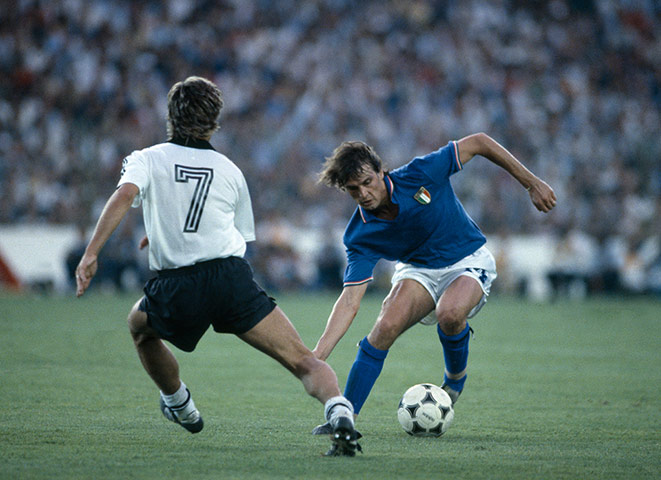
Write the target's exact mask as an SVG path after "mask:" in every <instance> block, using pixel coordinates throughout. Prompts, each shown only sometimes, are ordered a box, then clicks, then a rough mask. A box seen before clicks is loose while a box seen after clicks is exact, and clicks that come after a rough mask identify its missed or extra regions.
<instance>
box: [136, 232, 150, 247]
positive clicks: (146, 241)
mask: <svg viewBox="0 0 661 480" xmlns="http://www.w3.org/2000/svg"><path fill="white" fill-rule="evenodd" d="M147 245H149V238H147V235H145V236H144V237H142V239H141V240H140V243H139V244H138V248H139V249H140V250H142V249H143V248H145V247H146V246H147Z"/></svg>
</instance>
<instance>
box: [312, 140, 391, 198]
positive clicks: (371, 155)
mask: <svg viewBox="0 0 661 480" xmlns="http://www.w3.org/2000/svg"><path fill="white" fill-rule="evenodd" d="M382 165H383V162H382V161H381V158H380V157H379V156H378V155H377V153H376V152H375V151H374V149H373V148H372V147H370V146H369V145H367V144H366V143H364V142H358V141H352V142H342V143H341V144H340V146H338V147H337V148H336V149H335V150H333V154H332V155H331V156H330V157H326V161H325V162H324V166H323V170H322V171H321V173H320V174H319V183H323V184H324V185H327V186H329V187H336V188H339V189H342V188H344V186H345V185H346V183H347V182H348V181H350V180H351V179H352V178H355V177H356V176H358V175H360V174H361V173H362V172H363V171H364V170H365V167H367V166H371V167H372V168H373V169H374V171H375V172H380V171H381V169H382V168H383V166H382Z"/></svg>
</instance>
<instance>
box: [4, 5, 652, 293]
mask: <svg viewBox="0 0 661 480" xmlns="http://www.w3.org/2000/svg"><path fill="white" fill-rule="evenodd" d="M189 75H201V76H206V77H208V78H211V79H213V80H214V81H215V82H217V84H218V85H219V86H220V87H221V90H222V91H223V93H224V97H225V108H224V110H223V113H222V116H221V123H222V128H221V130H220V131H219V132H218V133H217V134H216V135H215V136H214V138H213V139H212V143H213V144H214V146H215V147H216V148H217V149H218V150H220V151H222V152H223V153H225V154H227V155H228V157H229V158H230V159H232V160H233V161H234V162H235V163H236V164H237V165H238V166H239V167H240V168H241V169H242V170H243V172H244V173H245V176H246V178H247V180H248V184H249V186H250V189H251V193H252V197H253V207H254V211H255V217H256V221H257V225H258V232H257V234H258V242H256V244H255V245H254V246H252V247H251V249H250V254H251V256H252V258H253V262H255V270H256V271H257V272H258V274H260V275H261V277H262V281H263V282H264V283H265V284H266V286H267V287H269V288H275V289H283V288H300V287H307V288H311V287H314V286H317V287H325V286H330V287H335V288H337V287H338V286H339V284H340V281H341V271H342V264H343V258H342V257H343V251H342V247H341V244H340V236H341V232H342V230H343V227H344V225H345V224H346V222H347V220H348V218H349V215H350V214H351V212H352V211H353V208H354V205H353V204H352V203H351V200H350V199H349V198H348V196H345V195H342V194H341V193H339V192H335V191H332V190H331V189H328V188H324V187H322V186H319V185H317V184H316V174H317V172H318V171H319V170H320V167H321V164H322V162H323V160H324V157H325V156H327V155H329V154H330V153H331V152H332V150H333V148H334V147H335V146H337V145H338V144H339V143H340V142H342V141H344V140H351V139H353V140H364V141H366V142H368V143H370V144H371V145H373V146H374V147H375V149H376V150H377V152H379V154H380V155H381V157H382V158H383V160H384V161H385V163H386V164H387V165H388V166H389V167H390V168H395V167H397V166H400V165H402V164H404V163H406V162H408V161H409V160H410V159H411V158H412V157H414V156H416V155H420V154H425V153H428V152H430V151H432V150H435V149H437V148H439V147H441V146H443V145H445V144H446V143H447V142H448V141H450V140H453V139H458V138H461V137H462V136H465V135H467V134H470V133H475V132H478V131H484V132H486V133H488V134H489V135H491V136H492V137H493V138H495V139H496V140H498V141H499V142H501V143H502V144H503V145H505V146H506V147H507V148H509V149H510V151H512V153H514V154H515V155H516V156H517V157H518V158H519V159H520V160H521V161H523V162H524V163H525V164H526V165H527V166H528V167H529V168H531V169H532V170H533V171H534V172H535V173H537V174H538V175H539V176H540V177H542V178H543V179H545V180H546V181H547V182H548V183H549V184H550V185H552V187H553V188H554V189H555V191H556V194H557V196H558V199H559V201H558V207H557V208H556V209H555V210H554V211H553V212H552V213H551V214H549V215H543V214H540V213H539V212H537V211H536V210H535V209H534V208H533V207H532V205H531V204H530V202H529V199H528V196H527V195H526V192H525V190H524V189H522V188H521V187H520V186H519V185H518V184H517V183H516V182H515V181H514V180H513V179H511V177H509V176H508V175H507V174H506V173H505V172H503V171H500V170H499V169H498V168H497V167H495V166H492V165H490V164H489V162H487V161H484V160H483V161H480V160H474V161H473V162H471V164H470V165H468V166H467V168H466V169H465V170H464V171H462V172H461V173H460V174H458V175H455V177H454V179H453V183H454V185H455V189H456V191H457V193H458V195H459V197H460V199H461V200H462V202H463V203H464V205H465V206H466V208H467V210H468V211H469V213H470V215H471V216H472V217H473V218H474V220H475V221H476V222H477V224H478V225H480V226H481V228H482V229H483V230H484V232H485V233H486V234H487V236H489V235H498V236H500V237H504V236H510V235H522V234H531V235H532V234H548V235H552V236H554V237H556V238H557V240H558V241H557V244H558V246H559V248H558V252H557V261H556V262H554V268H553V271H552V272H550V275H551V276H550V277H549V278H550V280H551V283H552V285H553V286H554V291H556V292H557V293H558V294H562V292H564V291H568V290H567V288H569V289H570V290H571V288H573V287H571V286H572V285H574V284H575V282H577V281H578V282H581V283H583V284H584V288H585V289H587V291H595V292H600V291H618V292H619V291H621V290H622V289H625V290H626V291H631V292H647V291H657V292H659V291H661V255H660V246H659V242H660V238H659V237H660V235H661V220H660V217H661V4H659V2H657V1H655V0H626V1H625V0H598V1H597V0H592V1H591V0H573V1H572V0H551V1H548V2H546V1H545V2H540V1H534V2H526V1H521V0H495V1H489V2H483V1H478V0H461V1H460V0H455V1H450V0H445V1H443V0H441V1H423V0H390V1H381V0H374V1H371V0H370V1H367V0H366V1H359V2H355V1H351V0H309V1H304V0H301V1H294V0H278V1H277V2H272V1H268V0H225V1H209V0H207V1H194V0H166V1H160V0H159V1H150V0H145V1H141V2H134V1H129V0H40V1H38V0H16V1H15V2H13V4H12V7H11V8H9V7H7V6H5V7H4V8H2V9H0V91H1V95H0V223H5V224H7V223H8V224H14V223H19V222H33V223H34V222H40V223H75V224H77V225H78V226H79V227H80V228H81V240H84V239H85V236H86V235H89V233H90V232H89V229H90V228H91V227H92V226H93V222H94V220H95V219H96V218H97V216H98V214H99V213H100V210H101V208H102V207H103V204H104V202H105V200H106V199H107V197H108V196H109V194H110V193H111V192H112V191H113V189H114V187H115V185H116V182H117V180H118V176H119V171H120V166H121V161H122V159H123V158H124V156H126V155H127V154H128V153H130V152H131V151H133V150H135V149H140V148H144V147H146V146H149V145H151V144H153V143H158V142H161V141H164V140H165V117H166V94H167V92H168V90H169V88H170V86H171V85H172V84H173V83H174V82H176V81H179V80H182V79H184V78H185V77H187V76H189ZM345 197H346V198H345ZM142 228H143V227H142V221H141V217H140V214H139V212H138V211H136V212H135V213H134V214H133V215H132V216H130V217H129V218H128V220H127V221H126V225H125V226H124V227H123V228H122V230H121V231H120V232H118V234H117V237H118V238H116V239H115V240H113V244H112V245H109V248H108V252H106V254H112V255H114V256H115V257H116V258H118V259H119V261H120V262H128V263H131V264H135V263H136V258H138V260H137V263H138V264H143V265H144V255H143V252H138V250H137V248H136V245H137V242H138V240H139V238H140V237H141V235H143V233H144V232H143V230H142ZM127 239H128V241H127ZM311 239H312V240H314V242H313V241H311ZM330 240H332V241H330ZM301 245H302V246H301ZM510 254H516V252H512V253H510Z"/></svg>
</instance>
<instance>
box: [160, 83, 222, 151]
mask: <svg viewBox="0 0 661 480" xmlns="http://www.w3.org/2000/svg"><path fill="white" fill-rule="evenodd" d="M222 108H223V96H222V94H221V93H220V89H219V88H218V87H217V86H216V84H214V83H213V82H211V81H209V80H207V79H206V78H202V77H188V78H187V79H186V80H184V81H183V82H177V83H175V84H174V85H173V86H172V88H171V89H170V92H169V93H168V117H167V131H168V138H173V137H179V138H197V139H206V138H208V137H210V136H211V135H212V134H213V132H215V131H216V130H218V129H219V128H220V125H219V123H218V116H219V115H220V110H221V109H222Z"/></svg>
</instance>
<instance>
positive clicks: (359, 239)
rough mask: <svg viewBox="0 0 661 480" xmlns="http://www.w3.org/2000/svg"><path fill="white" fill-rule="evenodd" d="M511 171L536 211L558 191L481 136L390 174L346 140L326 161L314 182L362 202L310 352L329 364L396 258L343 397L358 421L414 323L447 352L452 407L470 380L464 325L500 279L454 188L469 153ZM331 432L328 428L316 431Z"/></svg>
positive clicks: (364, 148) (369, 152) (365, 149)
mask: <svg viewBox="0 0 661 480" xmlns="http://www.w3.org/2000/svg"><path fill="white" fill-rule="evenodd" d="M476 155H481V156H483V157H485V158H487V159H488V160H490V161H492V162H493V163H495V164H496V165H499V166H500V167H502V168H504V169H505V170H506V171H507V172H508V173H510V174H511V175H512V176H513V177H514V178H515V179H516V180H517V181H518V182H519V183H520V184H521V185H523V186H524V187H525V188H526V190H527V191H528V193H529V194H530V199H531V201H532V203H533V205H534V206H535V207H536V208H537V209H538V210H540V211H542V212H548V211H550V210H551V209H552V208H553V207H554V206H555V203H556V197H555V193H554V192H553V190H552V189H551V187H549V186H548V185H547V184H546V183H545V182H544V181H542V180H541V179H539V178H538V177H536V176H535V175H533V173H532V172H530V171H529V170H528V169H527V168H526V167H524V166H523V165H522V164H521V163H520V162H519V161H518V160H517V159H516V158H515V157H514V156H513V155H512V154H511V153H509V152H508V151H507V150H506V149H505V148H503V147H502V146H501V145H500V144H498V143H497V142H496V141H495V140H493V139H492V138H491V137H489V136H488V135H486V134H483V133H478V134H475V135H470V136H468V137H465V138H462V139H461V140H458V141H456V142H454V141H453V142H450V143H448V144H447V145H446V146H445V147H443V148H440V149H439V150H437V151H435V152H432V153H429V154H427V155H425V156H422V157H417V158H414V159H413V160H411V161H410V162H409V163H407V164H406V165H404V166H403V167H400V168H398V169H396V170H394V171H392V172H388V171H385V170H384V169H383V167H382V162H381V159H380V158H379V156H378V155H377V154H376V152H375V151H374V149H373V148H372V147H370V146H369V145H366V144H364V143H363V142H344V143H342V144H341V145H340V146H339V147H338V148H336V149H335V151H334V152H333V155H332V156H331V157H329V158H328V159H326V163H325V165H324V170H323V171H322V172H321V175H320V181H322V182H323V183H325V184H326V185H329V186H333V187H337V188H339V189H341V190H343V191H345V192H347V193H348V194H349V195H350V196H351V197H352V198H353V199H354V200H355V201H356V203H357V204H358V206H357V208H356V211H355V212H354V214H353V217H352V218H351V220H350V221H349V224H348V225H347V228H346V230H345V233H344V245H345V248H346V252H347V268H346V271H345V274H344V288H343V290H342V293H341V294H340V297H339V298H338V300H337V302H336V303H335V306H334V308H333V310H332V312H331V314H330V317H329V318H328V322H327V324H326V329H325V331H324V333H323V334H322V336H321V338H320V339H319V342H318V343H317V346H316V347H315V349H314V350H313V352H314V353H315V355H316V356H317V357H319V358H320V359H323V360H325V359H326V358H328V356H329V355H330V353H331V352H332V351H333V349H334V348H335V345H336V344H337V343H338V342H339V341H340V339H341V338H342V337H343V336H344V334H345V333H346V331H347V329H348V328H349V326H350V325H351V323H352V322H353V319H354V317H355V316H356V313H357V312H358V309H359V307H360V302H361V299H362V298H363V295H364V294H365V291H366V289H367V284H368V282H369V281H370V280H372V271H373V269H374V266H375V265H376V263H377V262H378V261H379V260H380V259H382V258H383V259H386V260H393V261H396V262H397V264H396V268H395V273H394V275H393V278H392V289H391V290H390V293H389V294H388V297H387V298H386V299H385V301H384V302H383V306H382V308H381V313H380V314H379V316H378V318H377V320H376V323H375V324H374V327H373V328H372V330H371V331H370V332H369V334H368V335H367V336H366V337H365V338H363V339H362V340H361V341H360V344H359V346H358V354H357V355H356V359H355V361H354V363H353V365H352V367H351V370H350V372H349V376H348V378H347V384H346V387H345V390H344V395H345V397H346V398H348V399H349V401H351V402H352V404H353V406H354V412H355V414H356V415H358V413H359V412H360V410H361V408H362V406H363V404H364V403H365V400H367V397H368V395H369V393H370V391H371V389H372V387H373V385H374V383H375V382H376V379H377V378H378V376H379V374H380V373H381V369H382V368H383V364H384V362H385V359H386V355H387V354H388V350H389V349H390V347H391V346H392V345H393V343H394V342H395V340H396V339H397V338H398V337H399V336H400V335H401V334H402V333H403V332H404V331H406V330H407V329H408V328H410V327H411V326H413V325H415V324H416V323H418V322H422V323H425V324H429V325H434V324H435V325H436V329H437V333H438V337H439V341H440V343H441V345H442V349H443V357H444V361H445V371H444V374H443V383H442V385H441V386H442V387H443V389H444V390H445V391H446V392H448V394H449V395H450V397H451V398H452V401H453V403H454V402H456V401H457V398H458V397H459V394H460V393H461V392H462V390H463V387H464V382H465V381H466V376H467V375H466V368H467V362H468V341H469V338H470V331H471V329H470V326H469V325H468V322H467V319H468V318H471V317H472V316H474V315H475V314H477V312H478V311H479V310H480V308H481V307H482V305H483V304H484V302H485V301H486V297H487V295H488V294H489V289H490V287H491V282H492V281H493V280H494V279H495V278H496V264H495V261H494V258H493V256H492V255H491V253H490V252H489V251H488V250H487V248H486V246H485V243H486V238H485V237H484V235H483V234H482V232H481V231H480V229H479V228H478V227H477V225H475V223H474V222H473V220H472V219H471V218H470V217H469V216H468V214H467V213H466V211H465V210H464V208H463V207H462V205H461V203H460V202H459V199H458V198H457V197H456V195H455V194H454V191H453V189H452V185H451V184H450V176H451V175H453V174H454V173H457V172H459V171H461V170H462V169H463V167H464V165H465V164H466V163H468V161H469V160H471V159H472V158H473V157H474V156H476ZM330 431H332V428H331V426H330V425H329V424H325V425H320V426H318V427H317V428H315V429H314V431H313V433H315V434H322V433H328V432H330Z"/></svg>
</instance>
